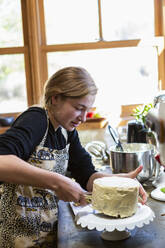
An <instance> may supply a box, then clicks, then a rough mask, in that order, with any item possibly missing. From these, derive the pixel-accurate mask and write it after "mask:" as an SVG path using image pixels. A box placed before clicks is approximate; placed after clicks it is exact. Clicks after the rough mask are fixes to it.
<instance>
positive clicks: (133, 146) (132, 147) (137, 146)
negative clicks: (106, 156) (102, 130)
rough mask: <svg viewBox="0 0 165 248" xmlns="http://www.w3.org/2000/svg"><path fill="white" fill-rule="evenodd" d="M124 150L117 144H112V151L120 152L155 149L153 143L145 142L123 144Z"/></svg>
mask: <svg viewBox="0 0 165 248" xmlns="http://www.w3.org/2000/svg"><path fill="white" fill-rule="evenodd" d="M122 147H123V151H121V150H119V149H118V148H117V147H116V146H111V147H110V151H113V152H120V153H135V152H145V151H150V150H154V146H153V145H152V144H144V143H128V144H126V143H125V144H122Z"/></svg>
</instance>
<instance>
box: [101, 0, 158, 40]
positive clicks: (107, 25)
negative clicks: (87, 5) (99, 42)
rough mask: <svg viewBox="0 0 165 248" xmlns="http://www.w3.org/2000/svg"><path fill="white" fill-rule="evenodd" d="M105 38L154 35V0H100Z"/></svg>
mask: <svg viewBox="0 0 165 248" xmlns="http://www.w3.org/2000/svg"><path fill="white" fill-rule="evenodd" d="M101 7H102V25H103V37H104V39H105V40H110V41H112V40H128V39H139V38H144V37H147V38H149V37H152V36H153V35H154V0H108V1H107V0H101Z"/></svg>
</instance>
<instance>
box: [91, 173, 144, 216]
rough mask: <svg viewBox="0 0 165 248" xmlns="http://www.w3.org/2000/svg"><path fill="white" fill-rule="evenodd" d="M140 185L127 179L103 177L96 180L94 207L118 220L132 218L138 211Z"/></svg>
mask: <svg viewBox="0 0 165 248" xmlns="http://www.w3.org/2000/svg"><path fill="white" fill-rule="evenodd" d="M138 195H139V183H138V181H136V180H135V179H130V178H125V177H117V176H114V177H102V178H98V179H95V180H94V183H93V192H92V207H93V208H94V209H96V210H98V211H99V212H101V213H103V214H106V215H109V216H113V217H118V218H125V217H128V216H132V215H133V214H134V213H135V212H136V210H137V203H138Z"/></svg>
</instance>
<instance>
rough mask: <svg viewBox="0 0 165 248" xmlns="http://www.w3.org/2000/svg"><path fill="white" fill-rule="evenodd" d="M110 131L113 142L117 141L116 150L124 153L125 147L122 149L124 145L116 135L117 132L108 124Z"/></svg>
mask: <svg viewBox="0 0 165 248" xmlns="http://www.w3.org/2000/svg"><path fill="white" fill-rule="evenodd" d="M108 130H109V132H110V135H111V136H112V138H113V140H114V141H115V143H116V148H118V149H120V151H123V150H124V149H123V147H122V144H121V142H120V140H119V137H118V135H117V133H116V131H115V130H114V129H113V128H112V127H111V126H110V125H109V124H108Z"/></svg>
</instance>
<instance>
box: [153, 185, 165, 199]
mask: <svg viewBox="0 0 165 248" xmlns="http://www.w3.org/2000/svg"><path fill="white" fill-rule="evenodd" d="M164 187H165V184H162V185H160V186H159V187H157V188H156V189H154V190H153V191H152V192H151V197H152V198H153V199H155V200H159V201H165V193H163V192H162V191H161V190H160V189H161V188H164Z"/></svg>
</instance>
